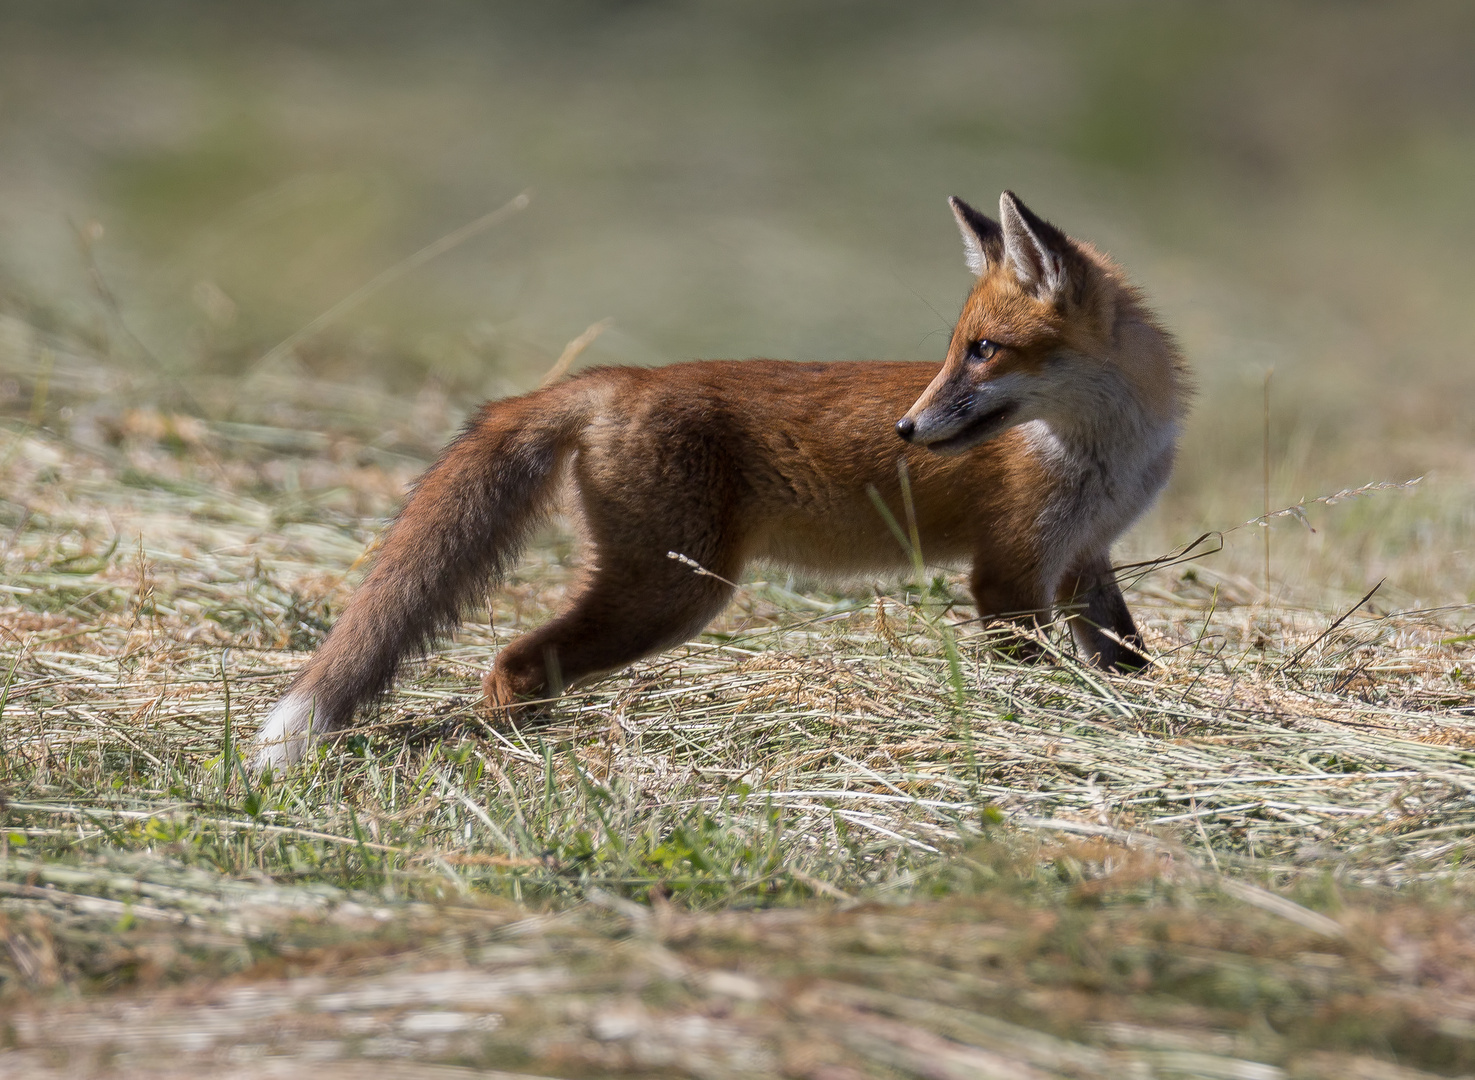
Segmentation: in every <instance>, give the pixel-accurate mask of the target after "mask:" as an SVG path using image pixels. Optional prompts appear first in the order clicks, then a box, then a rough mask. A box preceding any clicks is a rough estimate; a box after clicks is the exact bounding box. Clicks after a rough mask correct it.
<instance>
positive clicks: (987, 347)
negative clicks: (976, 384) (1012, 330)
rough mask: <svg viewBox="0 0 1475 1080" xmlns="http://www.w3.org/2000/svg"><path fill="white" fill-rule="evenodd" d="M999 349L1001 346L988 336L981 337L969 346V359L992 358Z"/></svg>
mask: <svg viewBox="0 0 1475 1080" xmlns="http://www.w3.org/2000/svg"><path fill="white" fill-rule="evenodd" d="M998 351H999V347H998V346H997V345H995V344H994V343H993V342H992V341H990V340H988V338H980V339H979V340H978V341H975V342H974V343H973V344H972V345H969V346H968V359H970V360H992V359H993V358H994V353H996V352H998Z"/></svg>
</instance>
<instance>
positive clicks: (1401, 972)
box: [0, 0, 1475, 1080]
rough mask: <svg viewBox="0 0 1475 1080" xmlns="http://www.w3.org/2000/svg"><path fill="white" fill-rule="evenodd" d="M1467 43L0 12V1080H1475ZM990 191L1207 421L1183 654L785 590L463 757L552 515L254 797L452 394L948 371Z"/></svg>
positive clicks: (1395, 9) (1142, 570)
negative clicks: (362, 714)
mask: <svg viewBox="0 0 1475 1080" xmlns="http://www.w3.org/2000/svg"><path fill="white" fill-rule="evenodd" d="M1472 46H1475V9H1471V8H1470V6H1469V5H1466V4H1461V3H1453V2H1451V3H1435V2H1429V3H1417V4H1406V5H1397V6H1393V5H1386V6H1385V5H1342V4H1330V3H1326V4H1313V3H1296V4H1269V3H1248V4H1241V5H1234V6H1207V5H1177V4H1168V3H1128V2H1123V3H1117V4H1099V3H1087V2H1079V3H1062V4H1057V5H1049V6H1043V5H1018V4H997V5H964V4H936V5H915V6H900V5H882V4H864V3H862V4H845V5H841V4H837V3H836V4H829V3H803V4H797V5H789V4H784V5H780V4H770V3H757V4H747V5H721V4H705V5H688V6H681V5H675V4H666V3H624V4H606V3H593V2H584V3H568V4H562V5H539V6H530V5H529V6H524V5H511V4H477V5H472V4H451V3H432V4H426V5H416V6H415V7H413V8H410V7H405V8H403V9H398V8H393V7H386V6H373V7H369V6H363V5H350V4H346V3H316V4H311V5H286V4H269V3H261V4H252V5H249V6H247V5H238V6H226V5H190V4H182V3H167V2H162V0H153V2H141V3H136V4H132V5H128V6H127V7H112V6H104V5H95V4H82V3H70V4H66V3H64V4H47V5H39V4H37V5H26V4H13V5H6V6H4V7H3V8H0V426H3V428H4V431H3V432H0V447H3V449H0V553H3V554H0V558H3V577H0V673H3V677H4V681H3V690H0V1075H7V1076H8V1075H12V1074H14V1075H26V1076H35V1077H46V1076H75V1075H127V1076H145V1075H146V1076H173V1075H178V1076H186V1075H187V1076H191V1077H203V1076H222V1077H223V1076H276V1075H295V1074H296V1073H297V1072H298V1071H300V1070H302V1069H304V1068H307V1067H309V1066H307V1065H305V1064H304V1063H305V1062H311V1063H312V1064H311V1065H310V1067H311V1068H312V1069H313V1070H314V1071H315V1072H318V1073H320V1074H322V1075H324V1076H337V1075H343V1076H347V1075H350V1073H352V1074H353V1075H365V1074H368V1075H385V1076H400V1075H403V1076H406V1077H408V1076H416V1077H422V1076H428V1077H439V1076H443V1077H447V1078H450V1077H470V1076H485V1077H489V1078H494V1077H501V1078H504V1080H505V1078H507V1077H509V1076H519V1077H538V1076H542V1077H552V1076H558V1077H575V1076H604V1075H640V1076H653V1077H654V1076H660V1077H669V1076H689V1077H700V1078H708V1077H711V1078H726V1077H748V1076H751V1077H771V1076H792V1077H805V1078H812V1080H853V1078H857V1077H900V1076H917V1077H929V1078H931V1077H946V1078H952V1077H974V1076H986V1077H1010V1078H1012V1077H1028V1078H1036V1077H1080V1078H1088V1077H1102V1078H1115V1077H1164V1078H1166V1077H1233V1078H1246V1080H1260V1078H1278V1077H1306V1078H1313V1077H1314V1078H1326V1080H1333V1078H1336V1080H1342V1078H1365V1080H1414V1078H1418V1077H1426V1076H1457V1075H1463V1076H1470V1075H1475V975H1472V972H1475V952H1472V946H1471V942H1472V941H1475V914H1472V912H1471V906H1470V903H1471V895H1472V893H1471V889H1472V878H1471V871H1470V869H1469V865H1468V860H1467V859H1466V850H1467V846H1468V845H1469V843H1470V838H1471V836H1472V834H1475V682H1472V679H1471V671H1472V665H1475V626H1472V624H1475V619H1472V617H1471V610H1472V608H1471V604H1472V592H1475V579H1472V561H1471V555H1470V548H1469V536H1470V535H1471V532H1472V528H1475V520H1472V519H1475V511H1472V505H1475V503H1472V494H1475V455H1472V449H1471V438H1470V422H1469V417H1470V416H1471V415H1472V412H1475V393H1472V385H1471V379H1470V375H1469V371H1470V368H1469V357H1470V352H1471V346H1472V343H1475V306H1472V305H1471V304H1470V303H1469V287H1470V275H1469V272H1468V263H1469V258H1468V252H1469V251H1470V249H1471V242H1472V239H1475V205H1472V203H1471V201H1470V199H1469V192H1470V191H1471V190H1475V185H1472V180H1475V175H1472V174H1475V122H1472V121H1475V67H1472V66H1471V65H1470V63H1469V58H1470V56H1471V55H1472ZM1004 187H1011V188H1013V189H1015V190H1017V191H1019V192H1020V193H1021V194H1022V195H1023V196H1024V197H1025V198H1026V199H1027V200H1028V201H1029V202H1030V203H1031V205H1033V206H1035V207H1036V208H1037V209H1039V210H1040V211H1042V212H1043V213H1045V214H1046V215H1047V216H1049V217H1050V218H1052V219H1053V220H1055V221H1057V222H1058V223H1059V224H1061V225H1062V226H1063V227H1065V228H1066V229H1067V230H1068V231H1070V232H1072V233H1073V234H1075V235H1079V236H1082V237H1084V238H1088V239H1091V240H1092V241H1093V242H1096V243H1097V244H1099V245H1100V246H1102V247H1104V248H1106V249H1107V250H1109V251H1111V252H1112V253H1113V254H1115V255H1116V256H1118V257H1119V258H1120V259H1121V260H1122V262H1123V263H1124V264H1125V265H1126V266H1127V267H1128V268H1129V269H1130V270H1131V272H1132V273H1133V274H1134V275H1135V277H1136V279H1137V280H1138V281H1139V283H1141V284H1142V285H1143V287H1144V288H1145V289H1146V291H1147V293H1148V294H1149V295H1150V296H1151V297H1152V298H1153V300H1154V302H1155V304H1156V306H1157V307H1158V309H1159V310H1160V312H1161V313H1162V314H1163V316H1164V317H1165V320H1166V321H1167V322H1168V323H1169V324H1170V325H1171V326H1172V327H1173V328H1174V329H1175V331H1176V332H1177V333H1178V334H1179V335H1180V337H1181V339H1182V341H1183V343H1184V346H1185V349H1186V351H1187V353H1188V354H1189V356H1190V357H1191V358H1192V361H1193V364H1194V367H1195V370H1196V373H1197V378H1198V381H1199V384H1200V393H1199V398H1198V402H1197V406H1196V411H1195V413H1194V415H1193V418H1192V420H1191V422H1190V426H1189V429H1188V431H1187V432H1186V434H1185V439H1184V450H1183V459H1182V463H1181V465H1180V468H1179V470H1178V473H1177V475H1176V477H1175V480H1174V482H1173V486H1172V488H1171V490H1170V491H1169V493H1168V494H1167V496H1166V497H1165V499H1164V500H1163V503H1162V505H1161V506H1160V507H1159V508H1158V509H1157V510H1156V511H1154V513H1153V514H1152V515H1151V516H1150V518H1149V519H1148V520H1147V521H1145V522H1144V523H1143V524H1142V525H1141V526H1139V527H1138V528H1137V529H1136V530H1135V531H1134V532H1133V533H1132V534H1131V535H1130V536H1129V537H1128V538H1127V540H1126V541H1125V543H1124V544H1123V545H1122V549H1121V550H1120V551H1119V552H1118V558H1119V561H1120V562H1121V563H1123V564H1124V566H1126V564H1139V563H1146V564H1147V565H1137V566H1127V567H1126V568H1125V569H1124V570H1123V580H1124V585H1126V586H1128V590H1127V595H1128V598H1129V601H1130V602H1131V603H1132V605H1133V608H1134V610H1135V611H1136V612H1137V614H1138V617H1139V621H1140V622H1141V623H1142V624H1143V627H1144V630H1145V633H1146V635H1147V641H1148V644H1149V646H1150V648H1151V651H1152V653H1153V656H1154V657H1155V659H1156V661H1157V662H1156V663H1155V664H1154V665H1153V666H1152V667H1151V668H1150V669H1148V670H1147V671H1145V672H1143V673H1142V674H1140V675H1137V676H1133V677H1105V676H1103V675H1101V674H1100V673H1099V672H1096V671H1094V670H1092V669H1090V668H1087V667H1084V666H1082V665H1081V664H1080V663H1079V662H1078V661H1077V659H1076V658H1075V657H1074V656H1073V654H1072V653H1071V651H1070V648H1069V646H1068V643H1067V642H1066V641H1064V640H1062V639H1061V638H1060V637H1059V636H1058V635H1053V634H1051V635H1046V636H1045V637H1044V638H1043V639H1042V646H1043V648H1044V649H1045V650H1046V652H1047V654H1048V659H1047V660H1046V661H1045V662H1042V663H1037V664H1029V665H1020V664H1018V663H1016V662H1015V661H1014V660H1011V659H1010V658H1009V657H1008V656H1007V655H1005V654H1002V653H1000V652H998V651H997V650H995V649H994V648H993V647H992V644H993V643H992V642H991V640H990V639H989V637H988V635H987V634H985V633H982V632H980V630H979V629H978V627H977V625H976V624H975V623H973V622H971V621H970V616H971V608H970V606H969V602H968V598H967V595H966V591H965V589H964V588H963V582H962V580H961V579H960V578H958V577H957V576H956V575H954V574H952V573H951V572H950V571H948V570H947V569H946V568H934V569H933V570H931V571H929V576H928V579H927V580H906V581H895V580H893V581H878V582H870V581H864V582H852V583H850V584H849V585H847V586H844V587H841V588H839V589H836V588H835V586H834V584H833V583H829V584H824V585H821V584H818V583H815V582H807V581H803V580H790V579H788V578H781V579H780V578H773V577H772V576H771V575H770V577H767V578H765V577H764V576H763V574H762V572H761V571H760V572H759V573H757V574H755V575H754V576H753V577H752V578H751V579H750V580H747V581H745V582H744V583H743V588H742V589H741V590H740V592H739V596H738V599H737V601H736V602H735V603H734V604H733V605H732V607H731V608H730V610H729V611H728V612H727V613H725V614H724V616H723V617H722V618H721V619H720V620H719V621H718V622H717V623H715V624H714V625H713V626H712V627H711V628H710V629H709V632H708V633H706V634H704V635H702V637H701V638H700V639H698V640H697V641H694V642H692V643H690V644H689V645H687V646H685V647H683V648H680V649H675V650H672V651H670V652H668V653H665V654H662V655H661V656H658V657H655V658H653V659H652V660H650V661H647V662H645V663H642V664H639V665H636V666H635V667H634V668H632V669H630V670H629V671H627V672H623V673H620V674H617V675H615V676H613V677H611V678H609V679H606V680H604V681H602V682H600V683H598V684H596V685H594V686H592V687H589V688H587V689H585V690H582V691H580V692H578V693H575V694H571V695H569V696H568V698H567V699H566V700H565V701H564V702H562V703H561V704H560V706H559V708H558V709H557V711H556V713H555V715H554V717H553V719H552V721H551V722H550V723H548V724H547V725H545V726H541V727H537V728H528V729H525V730H511V731H509V730H501V729H495V728H492V727H489V726H487V725H486V723H485V722H484V721H483V719H482V718H481V717H480V716H479V715H478V714H477V712H476V710H475V708H474V706H475V699H474V692H475V690H476V688H477V680H478V678H479V675H480V673H481V672H482V671H484V670H485V668H486V667H487V666H488V664H489V663H490V660H491V657H492V656H493V655H494V653H495V650H496V648H497V647H498V646H499V645H500V644H501V643H504V642H505V641H506V640H508V639H509V638H510V637H511V636H513V635H514V634H516V633H517V632H519V629H520V628H521V627H522V626H524V625H526V624H531V623H535V622H537V621H538V620H540V619H542V618H544V617H546V615H547V613H548V612H549V610H550V609H552V608H553V607H555V606H556V605H557V604H558V602H559V600H560V598H561V596H562V595H563V591H564V590H565V589H566V588H567V587H568V584H569V582H570V581H571V580H572V579H573V576H574V574H575V573H576V572H577V568H578V565H579V559H580V557H581V556H580V552H579V550H578V547H577V544H576V543H575V540H574V533H573V531H572V530H571V529H570V527H569V523H568V522H566V521H565V522H560V523H559V524H558V526H557V527H555V528H552V529H550V530H549V531H548V532H547V533H546V534H544V535H542V536H540V537H539V539H538V541H537V542H536V543H535V544H534V545H533V548H532V550H531V551H530V552H529V554H528V555H527V557H526V558H525V559H524V560H523V561H522V563H521V564H520V565H519V567H518V569H517V571H516V572H515V574H514V575H513V577H512V578H511V580H510V581H509V582H508V583H507V584H506V587H504V588H502V589H499V590H498V591H496V592H495V593H494V594H493V595H492V596H491V597H489V599H488V606H487V609H486V610H483V611H481V612H478V613H475V614H474V615H473V617H471V618H470V619H468V620H467V623H466V625H465V626H464V627H463V629H462V632H461V633H459V634H458V635H457V637H456V639H455V641H454V642H452V643H450V644H448V645H447V646H446V647H445V648H444V649H441V650H438V651H437V652H436V653H435V655H434V656H432V657H431V658H429V659H428V660H427V661H426V662H425V663H423V664H421V665H418V666H416V667H414V668H412V669H411V670H410V671H409V672H408V673H407V674H406V676H405V677H404V678H403V679H402V680H401V683H400V686H399V688H398V689H397V691H396V693H395V694H394V695H393V696H392V697H391V698H390V699H389V700H388V701H387V702H386V703H385V705H384V707H383V708H382V709H381V710H380V711H379V712H378V713H377V714H376V715H375V716H373V717H371V718H369V721H370V722H368V723H366V724H365V725H364V726H363V727H362V728H359V729H356V730H355V731H354V732H352V733H350V734H349V735H348V736H346V737H344V738H342V739H340V740H339V741H337V742H334V743H332V744H330V745H329V746H327V747H325V748H324V749H323V751H322V753H321V754H320V755H319V756H318V757H317V758H315V759H314V760H312V761H311V762H309V763H308V764H307V765H306V766H305V767H304V768H302V769H301V770H298V771H295V772H293V773H291V774H289V775H285V776H277V777H273V778H271V779H270V780H269V781H262V780H256V779H253V778H251V777H249V776H248V775H246V773H245V772H244V770H243V769H242V768H241V767H240V760H239V753H240V746H241V745H242V742H243V741H244V740H247V739H249V737H250V735H251V733H252V732H253V731H254V727H255V724H256V723H257V721H258V719H259V718H260V716H261V715H262V712H263V710H264V708H265V707H266V706H267V705H268V704H269V703H270V701H271V700H273V698H274V696H275V695H276V694H278V693H279V692H280V691H281V689H282V688H283V687H284V686H285V684H286V682H287V680H288V679H289V678H290V676H291V673H292V672H293V671H294V670H295V669H296V668H297V667H299V666H300V665H301V664H302V663H303V662H304V661H305V659H306V657H307V655H308V654H309V652H310V650H311V649H312V648H313V647H315V645H316V644H317V643H318V642H319V641H320V640H321V639H322V636H323V635H324V633H325V632H326V630H327V628H328V626H330V625H331V622H332V619H333V616H334V614H335V612H337V611H338V610H339V609H340V607H341V605H342V604H343V602H344V600H345V598H346V597H347V595H348V593H349V592H350V591H351V589H352V587H353V585H354V583H355V582H356V580H357V577H358V574H359V572H360V570H361V562H362V557H363V555H364V553H365V551H366V549H367V547H368V545H369V544H370V542H371V540H372V538H373V536H374V535H375V533H376V531H377V530H378V529H379V528H380V527H381V526H382V523H383V522H384V520H385V518H386V517H387V516H388V515H389V514H390V513H392V512H393V509H394V507H395V505H396V504H397V501H398V499H399V497H400V495H401V494H402V492H403V491H404V489H405V486H406V485H407V484H408V483H409V482H410V481H411V480H412V479H413V477H414V476H415V475H416V474H417V472H418V471H419V470H420V469H422V468H423V467H424V465H425V464H426V463H427V462H428V461H429V460H430V459H431V458H432V457H433V455H434V454H435V452H436V451H437V449H438V448H439V446H440V445H441V444H442V443H443V441H444V440H445V439H446V438H447V437H448V436H449V435H450V434H451V433H452V432H454V430H455V429H456V427H457V425H458V424H459V423H460V422H461V420H462V418H463V417H464V416H465V415H466V414H467V412H468V410H469V409H470V408H471V407H473V406H474V404H475V403H476V402H477V401H479V400H480V399H482V398H484V397H487V396H497V395H502V394H508V393H514V392H519V391H522V390H525V389H529V388H531V387H533V386H535V385H537V383H538V382H539V380H540V379H542V378H543V377H544V375H545V373H547V372H548V371H549V370H550V369H552V368H553V367H554V366H555V365H556V364H557V363H558V362H559V361H560V358H562V359H564V360H566V361H568V362H570V363H572V364H576V365H583V364H588V363H637V364H656V363H665V362H669V361H675V360H680V359H683V358H688V357H694V356H735V357H744V356H756V355H768V356H781V357H789V358H796V359H816V360H820V359H830V358H836V357H884V358H914V359H930V360H940V358H941V355H942V352H943V350H944V348H945V342H946V337H947V332H948V330H949V328H950V325H951V319H952V316H953V314H954V312H955V310H956V308H957V305H958V303H959V301H960V300H961V298H962V296H963V295H964V291H965V289H966V287H967V284H968V279H967V276H966V272H965V271H964V269H963V267H962V259H961V257H960V251H959V249H958V242H957V239H956V236H955V233H954V229H953V225H952V222H951V220H950V217H949V215H948V213H947V209H946V206H945V202H944V199H945V197H946V196H947V195H949V194H954V193H956V194H959V195H962V196H964V197H965V198H969V199H970V200H973V201H975V202H977V203H978V204H979V205H981V206H986V205H989V203H990V202H991V200H992V199H993V198H994V197H995V196H996V195H997V193H998V191H999V190H1000V189H1001V188H1004ZM520 192H529V193H530V196H529V197H528V198H527V199H526V201H525V203H519V202H516V201H514V200H515V199H516V197H517V196H518V195H519V193H520ZM498 208H503V209H502V210H501V211H498ZM493 212H497V216H496V217H495V218H492V219H489V218H487V216H486V215H488V214H491V213H493ZM570 343H576V344H575V345H571V344H570ZM1267 402H1268V406H1267ZM1415 480H1417V483H1410V481H1415ZM1267 509H1268V510H1270V511H1272V514H1271V516H1270V517H1269V518H1268V519H1265V518H1264V515H1265V512H1266V510H1267ZM1280 511H1284V512H1280ZM1205 533H1208V534H1211V536H1210V539H1208V540H1206V541H1204V542H1202V543H1199V544H1197V545H1196V546H1192V547H1191V550H1187V551H1186V552H1185V553H1184V554H1182V555H1181V557H1178V558H1175V559H1168V560H1165V561H1162V562H1156V561H1154V560H1157V559H1158V557H1160V556H1164V555H1171V554H1172V553H1174V552H1180V551H1183V549H1185V548H1188V547H1189V546H1190V545H1192V544H1193V542H1194V541H1195V539H1196V538H1198V537H1200V536H1202V534H1205ZM1267 567H1268V575H1267V572H1266V571H1267Z"/></svg>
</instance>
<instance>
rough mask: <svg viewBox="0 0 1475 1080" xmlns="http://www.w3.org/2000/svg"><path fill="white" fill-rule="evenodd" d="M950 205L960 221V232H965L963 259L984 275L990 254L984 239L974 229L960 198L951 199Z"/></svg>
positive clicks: (975, 271) (970, 266) (971, 267)
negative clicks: (986, 251)
mask: <svg viewBox="0 0 1475 1080" xmlns="http://www.w3.org/2000/svg"><path fill="white" fill-rule="evenodd" d="M948 205H950V206H951V207H952V208H953V217H954V219H956V220H957V222H958V232H960V233H962V234H963V260H964V261H965V262H966V263H967V264H968V269H969V270H971V271H973V273H975V274H977V275H978V276H979V277H982V276H983V273H984V271H985V270H987V269H988V256H987V255H986V254H985V253H984V250H983V239H982V237H980V236H979V235H978V233H977V232H975V231H974V229H973V225H972V223H970V222H969V220H968V216H967V214H965V213H964V212H963V208H962V206H961V205H960V204H959V203H958V200H956V199H949V200H948Z"/></svg>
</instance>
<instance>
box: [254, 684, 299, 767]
mask: <svg viewBox="0 0 1475 1080" xmlns="http://www.w3.org/2000/svg"><path fill="white" fill-rule="evenodd" d="M313 726H314V725H313V700H312V698H311V697H309V696H308V695H307V694H302V693H294V694H288V695H287V696H286V697H284V698H282V700H281V701H278V702H277V703H276V705H275V706H274V707H273V708H272V710H271V712H270V713H268V714H267V717H266V723H264V724H262V725H261V730H260V731H258V732H257V733H256V755H255V756H254V757H253V758H252V759H251V770H252V771H253V772H257V773H260V772H265V771H266V770H267V769H281V768H284V767H285V766H288V765H292V764H295V763H296V762H298V761H301V760H302V755H303V754H304V753H306V752H307V747H308V744H309V743H310V742H311V741H312V729H313Z"/></svg>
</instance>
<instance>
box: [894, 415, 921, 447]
mask: <svg viewBox="0 0 1475 1080" xmlns="http://www.w3.org/2000/svg"><path fill="white" fill-rule="evenodd" d="M916 430H917V425H916V424H914V423H912V418H911V417H910V416H903V417H902V418H901V419H900V420H898V421H897V422H896V433H897V434H898V435H900V436H901V437H902V438H903V439H905V440H906V441H907V442H911V441H912V434H913V433H914V432H915V431H916Z"/></svg>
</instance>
